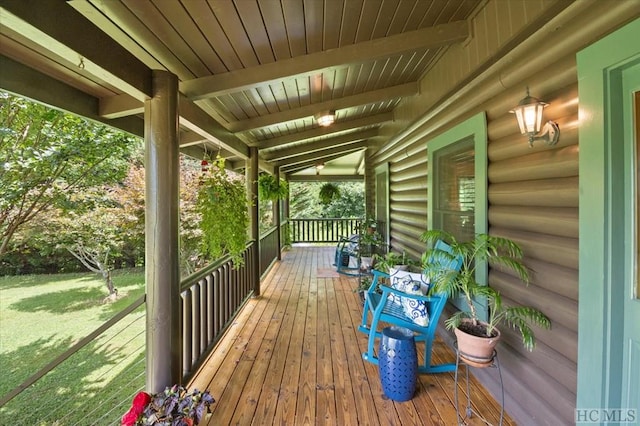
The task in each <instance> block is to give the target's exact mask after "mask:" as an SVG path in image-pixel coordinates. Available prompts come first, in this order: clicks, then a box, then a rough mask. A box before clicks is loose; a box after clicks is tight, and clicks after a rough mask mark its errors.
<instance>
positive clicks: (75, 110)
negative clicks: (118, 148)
mask: <svg viewBox="0 0 640 426" xmlns="http://www.w3.org/2000/svg"><path fill="white" fill-rule="evenodd" d="M0 70H2V72H0V88H2V89H3V90H6V91H7V92H11V93H15V94H16V95H19V96H23V97H26V98H29V99H32V100H34V101H37V102H41V103H43V104H45V105H49V106H51V107H53V108H57V109H61V110H63V111H67V112H70V113H72V114H75V115H79V116H82V117H86V118H88V119H90V120H94V121H98V122H101V123H104V124H106V125H108V126H112V127H115V128H117V129H120V130H122V131H124V132H127V133H130V134H132V135H135V136H139V137H141V138H142V137H144V120H143V119H141V118H139V117H124V118H118V119H114V120H106V119H104V118H103V117H100V116H99V115H98V102H99V101H98V99H97V98H95V97H93V96H91V95H88V94H86V93H84V92H81V91H80V90H78V89H76V88H75V87H71V86H69V85H68V84H66V83H63V82H61V81H59V80H56V79H54V78H51V77H49V76H48V75H45V74H43V73H41V72H40V71H37V70H35V69H33V68H30V67H27V66H25V65H23V64H21V63H19V62H16V61H14V60H13V59H10V58H7V57H6V56H3V55H0Z"/></svg>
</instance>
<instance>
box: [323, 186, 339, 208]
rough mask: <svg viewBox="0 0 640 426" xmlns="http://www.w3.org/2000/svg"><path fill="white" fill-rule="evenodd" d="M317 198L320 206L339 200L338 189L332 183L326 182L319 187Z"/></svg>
mask: <svg viewBox="0 0 640 426" xmlns="http://www.w3.org/2000/svg"><path fill="white" fill-rule="evenodd" d="M318 198H320V202H321V203H322V204H329V203H331V202H332V201H333V200H336V199H338V198H340V188H338V185H336V184H334V183H331V182H327V183H325V184H324V185H322V186H321V187H320V192H319V193H318Z"/></svg>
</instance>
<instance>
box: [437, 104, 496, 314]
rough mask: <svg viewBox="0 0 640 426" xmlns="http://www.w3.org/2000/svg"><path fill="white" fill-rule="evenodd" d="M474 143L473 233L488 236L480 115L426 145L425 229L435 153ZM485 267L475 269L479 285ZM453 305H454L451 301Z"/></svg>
mask: <svg viewBox="0 0 640 426" xmlns="http://www.w3.org/2000/svg"><path fill="white" fill-rule="evenodd" d="M469 138H472V139H473V142H474V151H475V179H476V182H475V233H476V234H481V233H486V232H488V229H489V223H488V203H489V202H488V194H487V191H488V189H487V188H488V182H487V167H488V158H487V119H486V115H485V113H484V111H483V112H480V113H478V114H476V115H474V116H472V117H471V118H469V119H467V120H465V121H464V122H462V123H460V124H458V125H457V126H455V127H453V128H451V129H449V130H447V131H446V132H444V133H442V134H440V135H438V136H436V137H435V138H433V139H431V140H429V141H428V142H427V153H428V169H427V188H428V194H427V202H428V209H427V212H428V218H427V225H428V228H429V229H432V228H433V217H434V214H433V213H434V212H433V208H434V206H435V202H434V201H435V200H434V197H435V192H436V191H434V190H433V184H434V176H435V174H434V170H433V168H434V164H435V160H434V157H435V153H436V152H437V151H438V150H440V149H443V148H446V147H448V146H450V145H452V144H454V143H457V142H459V141H463V140H467V139H469ZM487 274H488V267H487V265H486V264H484V265H478V266H477V267H476V280H477V281H478V282H479V283H480V284H484V285H486V284H487V281H488V277H487ZM453 302H454V304H456V305H459V304H457V303H456V302H455V301H453ZM479 309H480V311H479V312H484V314H485V316H486V313H487V306H486V303H484V302H482V301H479Z"/></svg>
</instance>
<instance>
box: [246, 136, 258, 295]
mask: <svg viewBox="0 0 640 426" xmlns="http://www.w3.org/2000/svg"><path fill="white" fill-rule="evenodd" d="M247 163H248V164H247V194H248V195H247V196H248V197H249V218H250V219H251V235H250V238H251V239H252V240H253V241H255V244H254V247H255V252H254V253H255V256H253V257H252V260H253V265H251V270H252V271H254V273H253V277H252V279H253V296H254V297H257V296H260V228H259V226H258V220H259V219H258V217H259V216H258V148H256V147H255V146H254V147H251V148H249V158H248V159H247Z"/></svg>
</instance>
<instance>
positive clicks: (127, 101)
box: [99, 93, 144, 118]
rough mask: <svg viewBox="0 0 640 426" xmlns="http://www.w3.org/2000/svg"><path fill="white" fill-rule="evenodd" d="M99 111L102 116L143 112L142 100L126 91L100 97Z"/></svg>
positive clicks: (118, 115) (108, 116) (109, 116)
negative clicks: (120, 93)
mask: <svg viewBox="0 0 640 426" xmlns="http://www.w3.org/2000/svg"><path fill="white" fill-rule="evenodd" d="M99 113H100V116H101V117H104V118H120V117H126V116H128V115H135V114H143V113H144V102H142V101H140V100H139V99H136V98H134V97H133V96H129V95H127V94H126V93H124V94H122V95H115V96H109V97H104V98H100V107H99Z"/></svg>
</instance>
